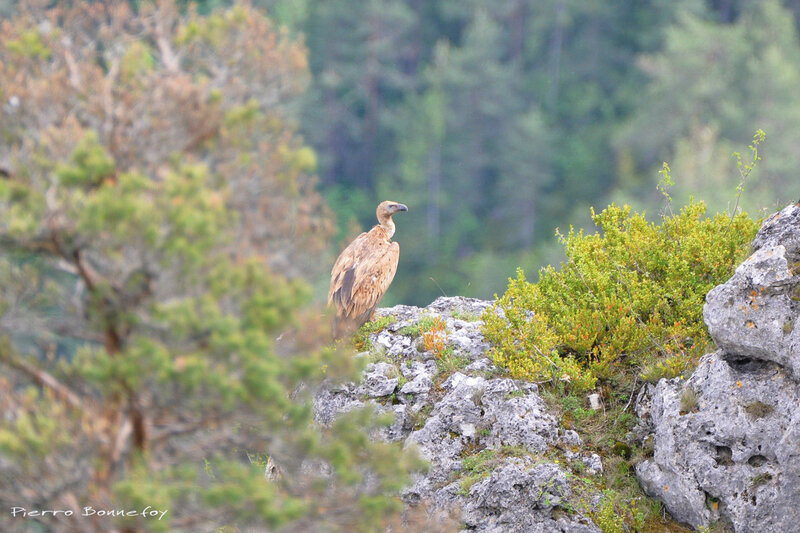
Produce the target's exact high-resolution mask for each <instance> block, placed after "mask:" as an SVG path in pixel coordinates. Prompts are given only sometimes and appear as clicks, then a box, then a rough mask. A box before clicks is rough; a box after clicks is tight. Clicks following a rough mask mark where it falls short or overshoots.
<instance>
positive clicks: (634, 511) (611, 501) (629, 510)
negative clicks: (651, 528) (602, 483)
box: [591, 490, 645, 533]
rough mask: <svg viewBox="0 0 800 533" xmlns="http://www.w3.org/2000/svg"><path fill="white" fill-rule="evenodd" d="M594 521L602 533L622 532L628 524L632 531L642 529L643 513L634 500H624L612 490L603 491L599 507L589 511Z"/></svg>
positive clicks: (626, 529) (626, 528)
mask: <svg viewBox="0 0 800 533" xmlns="http://www.w3.org/2000/svg"><path fill="white" fill-rule="evenodd" d="M591 515H592V518H593V519H594V522H595V523H596V524H597V525H598V526H599V527H600V529H601V530H603V533H624V532H625V531H628V530H629V529H628V527H627V524H630V526H631V529H632V530H633V531H643V527H644V524H645V515H644V513H643V512H642V511H641V510H640V509H639V507H638V505H637V502H636V500H630V501H624V500H623V499H621V498H620V495H619V493H617V492H616V491H613V490H605V491H603V497H602V499H601V500H600V504H599V509H598V510H597V511H595V512H594V513H591Z"/></svg>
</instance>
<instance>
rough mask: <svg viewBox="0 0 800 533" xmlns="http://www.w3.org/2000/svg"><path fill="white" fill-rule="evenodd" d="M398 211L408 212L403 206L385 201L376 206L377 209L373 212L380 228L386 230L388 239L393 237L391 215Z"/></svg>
mask: <svg viewBox="0 0 800 533" xmlns="http://www.w3.org/2000/svg"><path fill="white" fill-rule="evenodd" d="M400 211H408V207H407V206H406V205H405V204H399V203H397V202H392V201H391V200H386V201H385V202H381V203H380V204H379V205H378V209H377V211H376V212H375V214H376V215H377V216H378V222H380V224H381V227H383V229H385V230H386V233H388V234H389V238H390V239H391V238H392V235H394V221H392V215H394V214H395V213H399V212H400Z"/></svg>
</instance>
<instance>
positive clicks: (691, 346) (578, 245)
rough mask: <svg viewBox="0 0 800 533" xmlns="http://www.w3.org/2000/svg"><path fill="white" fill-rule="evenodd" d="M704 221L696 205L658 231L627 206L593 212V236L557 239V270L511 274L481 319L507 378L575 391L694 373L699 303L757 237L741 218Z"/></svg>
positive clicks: (699, 344)
mask: <svg viewBox="0 0 800 533" xmlns="http://www.w3.org/2000/svg"><path fill="white" fill-rule="evenodd" d="M704 215H705V205H704V204H703V203H694V202H692V203H691V204H689V205H688V206H686V207H685V208H684V209H683V210H681V212H680V213H679V214H674V215H673V214H670V215H663V216H662V217H661V220H660V222H661V223H660V224H654V223H652V222H648V221H647V219H646V218H645V217H644V215H643V214H639V213H632V212H631V208H630V207H628V206H624V207H618V206H616V205H614V204H612V205H611V206H609V207H608V208H607V209H605V210H604V211H603V212H602V213H599V214H597V213H595V212H594V210H592V220H593V221H594V223H595V224H596V225H597V226H598V228H599V229H600V231H599V232H598V233H596V234H592V235H585V234H584V233H583V231H582V230H581V231H579V232H575V231H574V229H572V228H570V232H569V234H568V235H566V236H563V235H559V238H560V240H561V242H562V243H563V245H564V247H565V251H566V256H567V261H566V263H562V264H561V269H560V270H556V269H555V268H553V267H552V266H549V267H547V268H544V269H542V270H541V271H540V273H539V281H538V282H537V283H530V282H528V281H527V280H526V278H525V273H524V272H523V271H522V269H519V270H518V271H517V279H510V280H509V285H508V290H507V291H506V293H505V294H504V295H503V296H502V297H501V298H499V299H498V300H497V301H496V303H495V305H494V307H493V308H490V309H489V310H487V312H486V313H485V314H484V316H483V320H484V322H485V326H484V334H485V335H486V337H487V338H488V339H489V341H491V343H492V345H493V349H492V357H493V358H494V361H495V362H496V363H497V364H498V365H501V366H504V367H507V368H508V369H509V370H510V372H511V374H512V375H513V376H514V377H518V378H524V379H529V380H533V381H540V382H541V381H563V382H568V383H569V384H570V385H571V387H573V388H575V389H577V390H588V389H591V388H593V387H594V385H595V382H596V380H597V379H598V378H601V379H606V378H609V377H610V376H611V375H613V374H614V373H615V372H617V371H628V370H630V369H635V370H636V371H637V372H638V371H639V370H640V369H642V368H643V367H646V366H649V367H650V368H649V371H650V372H651V373H652V371H653V367H655V368H656V369H658V371H659V373H660V374H661V375H663V376H674V375H677V374H680V373H681V372H683V371H684V370H686V369H687V368H690V367H692V366H693V365H694V364H695V363H696V361H697V359H698V357H699V356H700V355H702V354H703V353H704V352H705V351H706V349H707V348H708V347H709V344H710V343H711V340H710V338H709V336H708V332H707V331H706V327H705V325H704V323H703V316H702V310H703V301H704V298H705V295H706V293H707V292H708V291H709V290H710V289H711V288H713V287H714V286H715V285H717V284H719V283H722V282H724V281H725V280H726V279H728V278H729V277H730V276H731V274H732V273H733V270H734V269H735V267H736V265H737V264H738V263H739V262H740V261H741V260H742V259H743V258H744V257H745V256H746V255H747V253H748V252H749V245H748V244H749V242H750V241H751V240H752V238H753V237H754V235H755V232H756V230H757V228H758V225H757V222H756V221H754V220H753V219H751V218H750V217H748V216H747V215H746V214H744V213H741V214H738V215H736V216H735V217H734V218H733V219H731V218H730V217H729V216H727V215H724V214H718V215H715V216H714V217H704ZM499 310H502V311H503V313H500V314H498V311H499Z"/></svg>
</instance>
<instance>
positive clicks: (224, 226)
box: [0, 2, 424, 531]
mask: <svg viewBox="0 0 800 533" xmlns="http://www.w3.org/2000/svg"><path fill="white" fill-rule="evenodd" d="M30 7H31V8H30V9H28V8H29V6H25V5H20V12H21V14H19V15H18V16H16V17H14V18H13V19H12V20H3V21H2V23H0V25H2V29H3V31H2V32H0V87H2V91H4V92H5V91H11V93H12V95H13V97H14V100H13V103H9V104H8V105H5V104H4V105H3V106H0V138H2V140H3V143H2V144H1V145H0V160H2V161H0V163H2V165H3V171H4V175H3V179H0V335H7V336H8V341H6V340H2V342H0V365H2V376H0V410H2V411H3V413H5V416H3V417H1V418H2V419H0V499H2V500H3V501H9V500H10V498H12V497H13V498H14V502H13V503H14V504H15V505H20V506H23V507H28V508H34V507H35V508H43V509H61V508H66V507H65V506H73V505H74V504H73V503H71V502H74V501H78V502H80V504H81V505H86V506H93V507H95V508H96V509H101V508H102V509H107V508H114V509H142V508H145V507H146V506H151V508H160V509H167V510H168V512H167V514H166V515H165V516H164V518H163V520H160V521H158V520H151V519H147V518H142V517H136V518H134V517H126V518H124V519H122V518H120V519H119V520H116V519H114V518H112V517H96V520H92V521H86V523H85V524H83V523H82V524H81V527H84V525H85V527H88V528H90V529H93V530H96V531H109V530H112V529H136V530H148V531H172V530H179V529H185V528H186V527H189V528H190V529H200V530H214V529H218V528H229V529H231V530H237V531H238V530H252V529H256V530H265V529H268V530H275V529H278V528H282V527H293V528H301V529H311V530H316V529H320V530H326V529H331V530H333V529H337V528H338V529H347V530H348V531H350V530H353V531H358V530H376V529H382V528H383V526H384V525H385V522H386V521H387V520H389V519H390V518H391V517H392V515H395V514H396V513H397V511H398V510H399V509H400V507H401V502H400V501H399V499H398V497H397V493H398V492H399V490H400V488H401V487H402V486H404V484H405V483H407V481H408V474H409V472H412V471H415V470H421V469H424V465H423V464H422V463H421V462H420V461H419V459H418V458H417V457H416V455H415V454H414V453H413V452H408V453H406V452H403V451H402V450H400V449H399V448H398V446H397V445H396V444H388V443H378V442H373V441H372V440H370V439H369V437H368V435H369V434H371V433H374V431H375V430H376V429H377V428H378V427H383V426H385V425H386V424H389V423H390V421H389V420H387V419H386V418H385V417H377V416H376V414H375V413H374V412H372V411H369V410H362V411H357V412H351V413H348V414H347V415H346V416H343V417H341V418H339V419H337V421H336V422H335V423H333V424H332V425H331V426H330V427H327V428H324V429H323V428H320V427H319V426H318V425H316V424H315V421H314V417H313V410H312V403H311V395H312V393H313V392H314V391H315V390H317V387H318V386H319V383H320V382H321V381H322V380H323V379H325V378H331V379H355V377H356V376H357V372H356V370H357V365H356V363H355V358H354V357H353V353H352V351H351V350H348V349H341V348H340V349H334V348H332V347H324V346H322V342H323V341H322V339H323V333H324V331H325V330H324V326H323V325H322V324H321V320H320V319H318V318H316V317H318V316H319V315H320V314H321V313H320V310H319V309H316V308H314V307H313V306H311V305H310V302H311V290H310V289H309V287H308V285H307V283H306V280H305V279H304V275H306V274H308V273H309V272H311V270H308V268H309V266H308V265H310V264H311V262H310V261H305V263H306V265H305V266H304V261H303V260H302V258H303V256H305V254H309V255H308V256H306V257H310V256H313V257H315V258H317V257H319V253H320V252H321V250H322V249H323V247H324V245H325V242H326V241H327V238H328V236H329V235H330V234H331V231H330V230H331V229H332V228H331V225H330V224H329V219H328V217H329V212H328V211H327V209H326V207H325V205H324V203H322V201H321V197H320V196H319V194H318V193H317V192H316V191H315V190H314V179H313V177H312V176H311V175H310V174H308V173H309V172H311V171H313V169H314V168H315V166H316V156H315V154H314V152H313V150H311V149H310V148H309V147H307V146H306V145H305V144H304V143H303V142H302V141H301V140H300V139H299V137H298V136H297V135H296V133H295V132H294V130H293V129H292V127H291V124H290V121H289V120H288V119H287V118H286V116H285V114H284V113H285V110H284V107H283V106H284V105H285V104H286V99H287V97H288V96H289V95H290V94H291V93H292V92H296V91H297V90H299V88H300V87H302V85H303V79H304V74H305V69H306V67H307V59H306V55H305V49H304V47H303V46H302V44H301V43H299V42H294V41H292V40H291V39H289V37H288V36H287V35H286V34H285V33H283V32H276V31H274V29H273V25H272V23H271V22H270V21H269V20H268V19H266V18H265V17H264V16H263V15H262V14H260V13H258V12H257V11H254V10H253V9H252V8H251V7H249V6H247V5H241V6H236V7H234V8H232V9H229V10H226V11H220V12H214V13H213V14H212V15H209V16H208V17H202V16H200V15H197V14H196V13H195V12H193V11H191V10H190V11H189V13H188V14H186V15H181V14H180V13H179V12H178V11H177V9H176V7H175V6H174V5H173V4H171V3H170V2H159V3H157V4H152V3H142V4H141V5H138V6H137V8H138V11H137V12H135V13H134V12H133V11H132V10H131V9H130V6H129V5H128V4H125V3H122V4H119V5H117V4H114V5H111V4H108V5H105V4H102V5H101V4H92V5H88V4H85V3H75V4H72V3H56V4H55V5H53V6H52V8H47V9H50V10H49V11H48V10H46V8H41V9H40V6H39V7H37V6H30ZM150 21H153V24H150V23H149V22H150ZM86 42H89V43H91V46H84V44H85V43H86ZM155 47H158V52H157V53H156V52H155V50H154V48H155ZM8 98H9V96H8V95H6V94H4V96H3V100H4V101H6V100H7V99H8ZM7 164H8V165H10V167H9V168H8V169H6V167H5V165H7ZM7 170H8V171H9V172H8V173H9V174H10V175H9V176H6V175H5V173H6V171H7ZM315 263H316V265H311V269H312V270H318V269H319V266H320V265H319V261H315ZM386 321H391V317H387V318H385V319H383V322H380V323H379V324H378V325H376V326H374V327H375V328H376V329H381V328H383V327H384V326H385V324H386V323H387V322H386ZM267 456H268V457H269V458H270V459H271V460H272V461H273V462H274V465H275V466H276V468H277V470H278V471H279V474H277V475H276V476H269V477H268V476H265V467H266V466H265V464H264V461H263V460H262V459H261V458H263V457H267ZM309 462H310V463H313V464H314V465H318V466H319V468H311V469H309V468H307V465H308V463H309ZM323 465H326V466H327V467H329V470H327V469H326V468H325V467H324V466H323ZM323 470H325V471H326V474H327V473H329V474H330V475H323V474H322V471H323ZM270 473H272V471H271V472H270ZM332 508H335V509H337V513H334V514H333V515H331V514H329V513H328V512H327V511H328V510H330V509H332ZM10 520H11V518H10V517H9V516H7V515H5V516H0V529H1V530H3V531H5V530H9V529H14V528H17V527H20V526H19V524H18V523H14V524H12V523H10V522H9V521H10ZM182 523H190V524H191V525H189V526H184V525H181V524H182ZM42 527H43V528H45V529H47V528H55V529H58V528H62V529H63V528H64V527H70V526H65V525H64V524H63V523H56V521H51V520H50V519H49V517H48V518H47V519H45V520H44V521H43V523H42Z"/></svg>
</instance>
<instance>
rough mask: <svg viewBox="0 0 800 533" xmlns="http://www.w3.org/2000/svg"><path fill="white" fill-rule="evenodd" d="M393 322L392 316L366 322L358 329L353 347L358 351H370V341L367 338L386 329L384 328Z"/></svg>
mask: <svg viewBox="0 0 800 533" xmlns="http://www.w3.org/2000/svg"><path fill="white" fill-rule="evenodd" d="M394 321H395V318H394V317H393V316H392V315H386V316H379V317H378V318H376V319H375V320H372V321H370V322H367V323H366V324H364V325H363V326H361V327H360V328H359V330H358V331H357V332H356V334H355V336H354V337H353V346H354V347H355V348H356V350H358V351H364V350H370V349H372V341H371V340H370V338H369V336H370V335H372V334H373V333H377V332H379V331H381V330H383V329H386V326H388V325H389V324H391V323H392V322H394Z"/></svg>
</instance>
